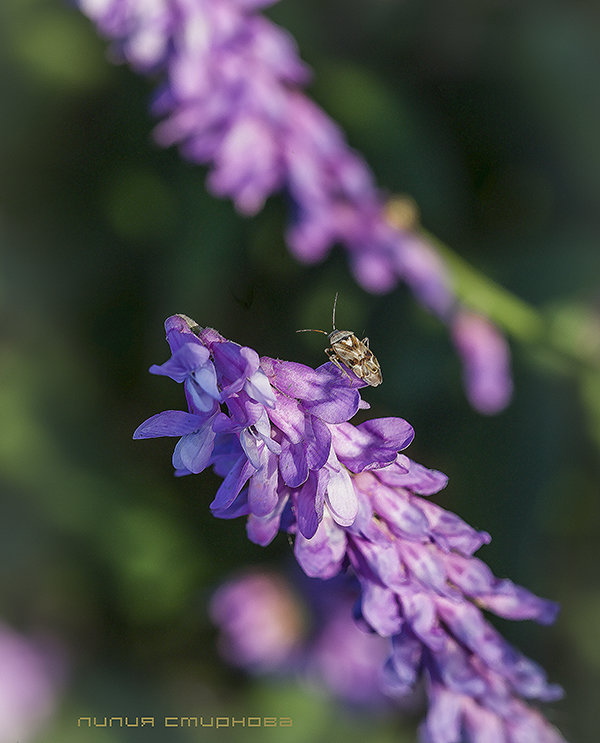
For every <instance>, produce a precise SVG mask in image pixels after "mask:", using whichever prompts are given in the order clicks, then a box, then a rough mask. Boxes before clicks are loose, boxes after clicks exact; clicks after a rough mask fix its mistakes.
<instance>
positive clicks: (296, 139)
mask: <svg viewBox="0 0 600 743" xmlns="http://www.w3.org/2000/svg"><path fill="white" fill-rule="evenodd" d="M273 2H275V0H195V1H192V2H191V1H190V0H154V1H153V2H148V0H78V4H79V6H80V8H81V9H82V11H83V12H84V13H86V14H87V15H89V16H90V17H91V18H92V19H93V20H94V22H95V23H96V24H97V26H98V28H99V29H100V31H101V32H102V33H103V34H105V35H106V36H107V37H109V38H110V39H112V41H113V47H112V49H113V54H114V56H115V57H116V58H117V59H120V60H126V61H127V62H129V64H131V65H132V67H134V68H135V69H136V70H138V71H139V72H141V73H144V74H153V75H154V74H158V75H159V76H160V78H161V79H162V81H163V84H162V87H161V89H160V90H159V92H158V94H157V96H156V99H155V102H154V111H155V113H156V115H158V116H160V117H161V118H162V121H161V123H160V124H159V126H158V127H157V129H156V138H157V140H158V142H159V143H160V144H161V145H164V146H169V145H173V144H179V145H180V147H181V150H182V153H183V155H184V156H185V157H186V158H188V159H189V160H192V161H193V162H196V163H201V164H205V165H208V166H209V168H210V172H209V176H208V187H209V189H210V190H211V191H212V192H213V193H214V194H215V195H218V196H222V197H229V198H231V199H232V200H233V201H234V203H235V205H236V207H237V209H238V210H239V211H240V212H241V213H243V214H253V213H255V212H257V211H258V210H260V209H261V208H262V206H263V204H264V202H265V200H266V199H267V198H268V197H269V196H270V195H271V194H273V193H274V192H277V191H283V192H284V193H285V195H286V196H287V198H288V201H289V204H290V220H289V226H288V229H287V242H288V245H289V247H290V250H291V251H292V252H293V253H294V255H295V256H296V257H297V258H298V259H300V260H302V261H304V262H307V263H314V262H317V261H320V260H322V259H323V258H324V257H325V256H326V254H327V253H328V252H329V250H330V249H331V248H332V247H333V245H334V244H336V243H337V244H340V245H342V246H343V247H344V248H345V249H346V250H347V253H348V258H349V261H350V266H351V269H352V271H353V273H354V276H355V278H356V280H357V281H358V282H359V283H360V284H361V286H362V287H363V288H365V289H366V290H367V291H371V292H386V291H389V290H391V289H392V288H393V287H394V286H396V284H397V283H398V281H404V282H406V284H408V286H410V287H411V289H412V290H413V292H414V294H415V296H416V297H417V299H418V300H419V301H420V302H421V303H422V304H423V305H424V306H425V307H426V308H427V309H428V310H429V311H431V312H433V313H434V314H436V315H437V316H438V317H439V318H440V319H441V320H442V321H443V322H445V323H447V324H448V325H449V327H450V328H451V329H452V328H453V327H454V324H455V322H457V310H459V309H460V306H459V303H458V302H457V300H456V298H455V296H454V292H453V289H452V286H451V280H450V278H449V275H448V272H447V269H446V267H445V265H444V262H443V261H442V259H441V257H440V256H439V254H438V252H437V251H436V249H435V248H434V246H433V245H432V244H430V243H429V242H428V241H427V240H425V238H423V237H422V236H419V235H417V234H416V233H415V232H413V231H412V230H411V229H410V227H409V226H407V225H404V224H402V223H401V222H398V220H397V219H395V218H394V216H393V214H394V210H393V209H390V208H388V207H389V203H387V199H386V197H385V196H384V195H383V194H382V193H381V192H380V190H379V189H378V188H377V186H376V184H375V181H374V178H373V175H372V173H371V171H370V169H369V167H368V166H367V164H366V163H365V162H364V160H363V159H362V158H361V157H360V156H359V155H358V154H357V153H356V152H354V151H353V150H352V149H350V147H349V146H348V144H347V142H346V140H345V137H344V135H343V133H342V131H341V130H340V129H339V127H338V126H337V125H336V124H335V123H334V122H333V121H332V120H331V119H330V118H329V117H328V116H327V115H326V114H325V113H324V112H323V111H322V110H321V109H320V108H319V107H318V106H317V105H315V104H314V103H313V102H312V101H311V100H310V99H309V98H308V97H307V96H305V95H304V93H303V92H302V86H303V85H304V84H305V83H306V82H307V80H308V79H309V72H308V69H307V67H306V66H305V65H304V63H303V62H302V61H301V60H300V59H299V57H298V53H297V49H296V45H295V43H294V41H293V39H292V38H291V37H290V36H289V35H288V34H287V33H285V32H284V31H283V30H282V29H280V28H279V27H277V26H276V25H274V24H273V23H271V22H270V21H268V20H267V19H266V18H264V17H263V16H262V15H260V14H259V13H258V12H257V11H258V10H259V9H260V8H262V7H264V6H268V5H271V4H273ZM490 332H493V333H495V334H496V335H498V331H497V330H495V329H493V331H492V330H491V331H490ZM478 340H479V336H478V334H476V333H475V334H474V335H473V338H472V340H471V345H472V344H476V343H478ZM500 342H501V341H500ZM457 350H458V351H459V353H460V352H461V351H462V345H461V344H458V345H457ZM482 353H485V347H484V349H483V351H482ZM480 355H481V353H480ZM506 359H508V354H506ZM467 362H468V358H467ZM491 366H492V368H491V369H490V364H488V365H485V364H479V365H477V366H475V367H471V371H470V372H469V374H468V375H467V378H466V381H467V384H471V383H473V384H474V385H475V386H476V387H477V390H478V393H476V394H471V395H470V399H471V401H472V402H473V404H474V405H475V406H476V407H477V408H478V409H480V410H481V411H482V412H488V413H489V412H496V411H497V410H500V409H501V408H503V407H504V406H505V405H506V404H507V402H508V400H509V398H510V393H511V386H510V372H509V370H508V364H507V363H502V364H501V365H500V366H499V367H497V368H496V367H494V365H493V364H491ZM474 373H476V374H480V375H484V377H483V379H481V380H479V379H478V378H475V379H473V374H474ZM488 373H491V375H492V377H493V379H494V381H496V382H497V381H500V383H501V384H500V385H499V386H498V385H497V384H495V385H493V389H492V395H491V396H490V397H489V398H488V397H485V396H484V397H483V399H482V396H481V394H480V392H481V391H482V390H484V391H485V390H487V389H491V388H492V385H490V384H489V383H488V382H487V377H486V376H485V375H486V374H488Z"/></svg>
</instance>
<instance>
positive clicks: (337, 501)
mask: <svg viewBox="0 0 600 743" xmlns="http://www.w3.org/2000/svg"><path fill="white" fill-rule="evenodd" d="M326 501H327V505H328V506H329V510H330V511H331V513H332V515H333V518H334V520H335V521H336V522H337V523H338V524H339V525H340V526H350V525H351V524H352V523H353V522H354V519H355V518H356V514H357V513H358V498H357V497H356V493H355V491H354V487H353V486H352V480H351V479H350V475H349V474H348V472H347V471H346V470H345V469H343V468H341V469H340V470H339V472H333V473H332V474H331V475H330V477H329V482H328V483H327V491H326Z"/></svg>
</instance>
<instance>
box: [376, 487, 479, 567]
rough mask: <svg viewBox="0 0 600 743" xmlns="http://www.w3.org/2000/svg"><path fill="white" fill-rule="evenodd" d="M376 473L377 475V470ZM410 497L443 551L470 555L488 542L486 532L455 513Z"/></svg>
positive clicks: (429, 502)
mask: <svg viewBox="0 0 600 743" xmlns="http://www.w3.org/2000/svg"><path fill="white" fill-rule="evenodd" d="M377 474H378V476H379V472H378V473H377ZM410 499H411V502H416V503H417V506H418V508H419V509H420V510H421V511H423V513H424V514H425V515H426V516H427V520H428V521H429V527H430V529H431V536H432V537H433V538H434V539H435V541H436V542H437V543H438V544H439V545H440V547H441V548H442V549H443V550H444V551H449V550H451V549H453V550H456V551H457V552H460V553H461V554H463V555H467V556H469V557H470V556H471V555H472V554H473V553H474V552H475V551H476V550H478V549H479V548H480V547H481V546H482V545H484V544H489V543H490V541H491V537H490V535H489V534H488V533H487V532H485V531H476V530H475V529H473V527H472V526H469V524H467V523H465V522H464V521H463V520H462V519H461V518H460V517H459V516H457V515H456V514H454V513H451V512H450V511H446V510H445V509H443V508H441V507H440V506H438V505H437V504H436V503H431V501H428V500H424V499H423V498H417V497H416V496H410Z"/></svg>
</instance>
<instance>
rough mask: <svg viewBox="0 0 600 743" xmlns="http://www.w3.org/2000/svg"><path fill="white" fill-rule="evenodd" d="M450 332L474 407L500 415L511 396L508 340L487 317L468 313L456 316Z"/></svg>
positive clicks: (462, 312) (482, 411) (465, 311)
mask: <svg viewBox="0 0 600 743" xmlns="http://www.w3.org/2000/svg"><path fill="white" fill-rule="evenodd" d="M451 329H452V338H453V340H454V345H455V346H456V348H457V350H458V352H459V354H460V356H461V358H462V360H463V365H464V376H465V388H466V390H467V396H468V398H469V401H470V403H471V405H473V407H474V408H476V409H477V410H479V412H480V413H497V412H498V411H499V410H502V408H504V407H505V406H506V405H507V404H508V401H509V399H510V396H511V394H512V381H511V375H510V350H509V348H508V344H507V342H506V339H505V338H504V336H503V335H501V334H500V332H499V331H498V330H497V329H496V328H495V327H494V326H493V325H492V324H491V322H490V321H489V320H488V319H487V318H486V317H483V316H481V315H478V314H475V313H474V312H468V311H467V310H461V311H460V312H457V313H456V315H455V317H454V318H453V320H452V325H451Z"/></svg>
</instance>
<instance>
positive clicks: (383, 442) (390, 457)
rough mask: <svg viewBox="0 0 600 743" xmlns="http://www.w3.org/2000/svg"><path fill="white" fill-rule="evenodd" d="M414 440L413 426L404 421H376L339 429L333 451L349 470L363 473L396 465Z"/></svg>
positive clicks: (343, 426) (376, 419) (396, 419)
mask: <svg viewBox="0 0 600 743" xmlns="http://www.w3.org/2000/svg"><path fill="white" fill-rule="evenodd" d="M413 437H414V430H413V428H412V426H411V425H409V424H408V423H407V422H406V421H405V420H403V419H402V418H375V419H373V420H370V421H365V422H364V423H361V424H360V425H358V426H352V425H351V424H346V425H340V426H337V427H336V429H335V438H334V449H335V451H336V454H337V455H338V458H339V460H340V462H342V463H343V464H345V465H346V467H348V469H349V470H351V471H352V472H363V471H364V470H370V469H376V468H379V467H384V466H385V465H389V464H390V463H392V462H394V461H395V459H396V455H397V453H398V451H399V450H400V449H404V448H406V447H407V446H408V445H409V444H410V442H411V441H412V440H413Z"/></svg>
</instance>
